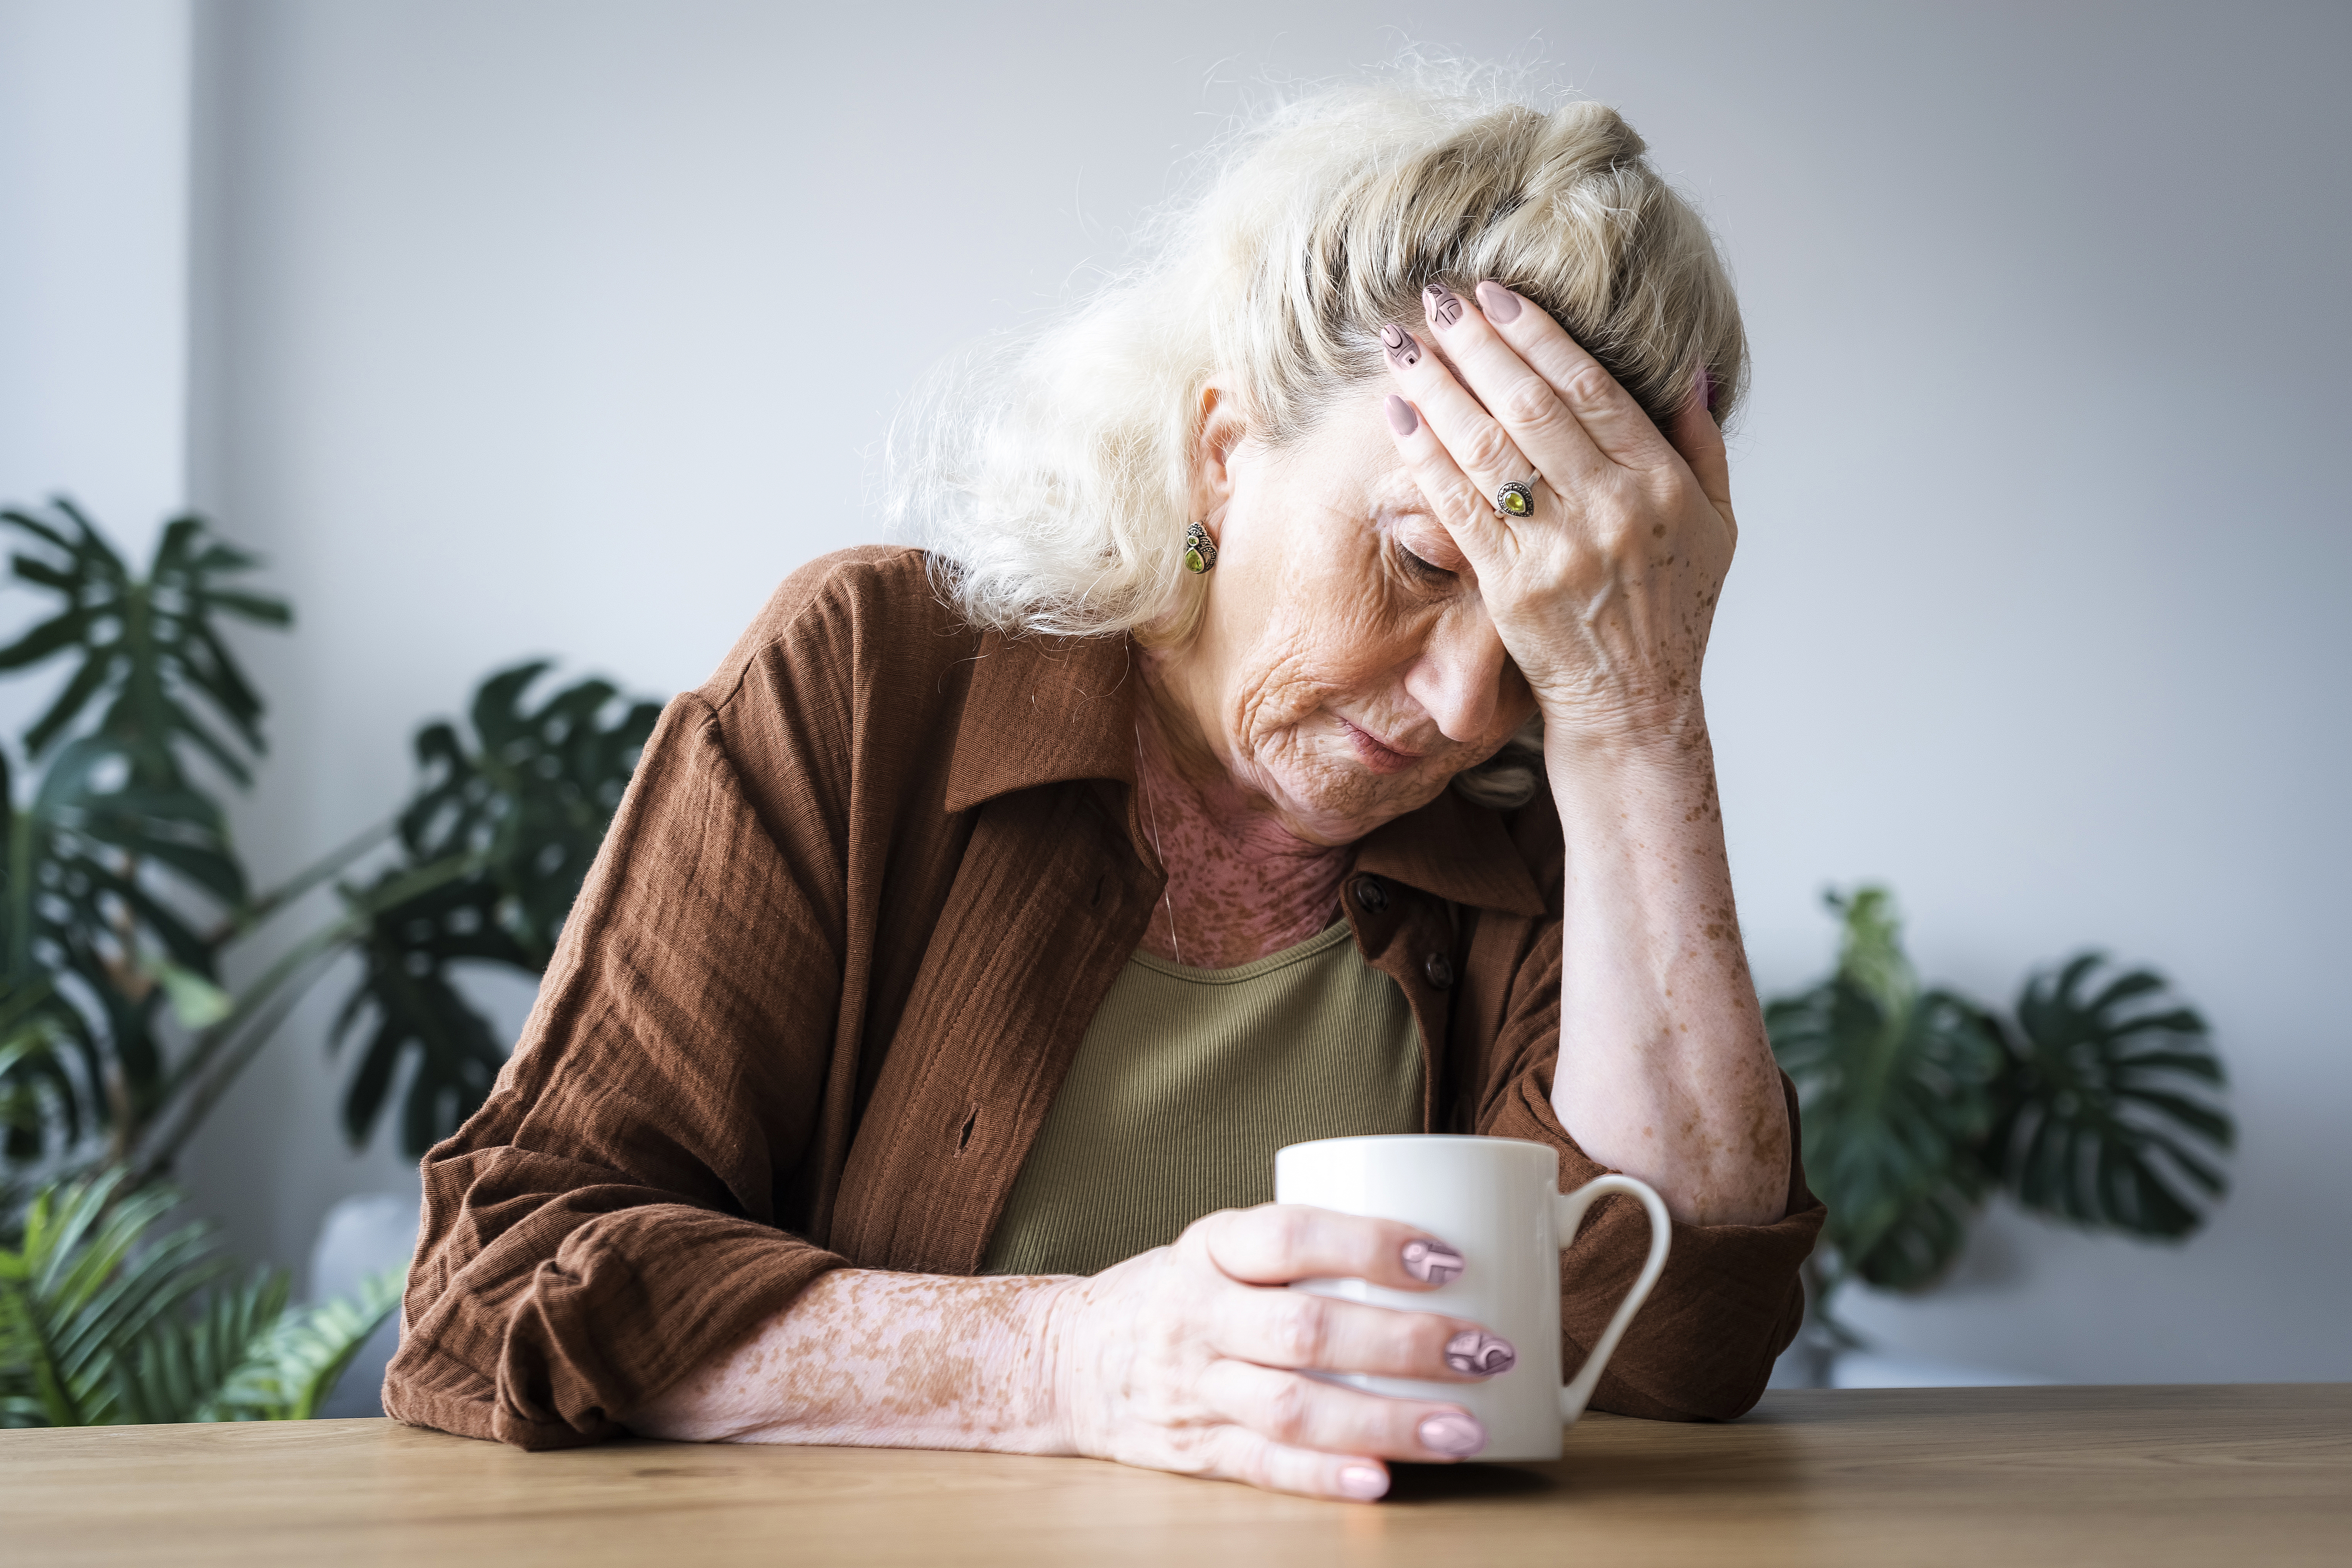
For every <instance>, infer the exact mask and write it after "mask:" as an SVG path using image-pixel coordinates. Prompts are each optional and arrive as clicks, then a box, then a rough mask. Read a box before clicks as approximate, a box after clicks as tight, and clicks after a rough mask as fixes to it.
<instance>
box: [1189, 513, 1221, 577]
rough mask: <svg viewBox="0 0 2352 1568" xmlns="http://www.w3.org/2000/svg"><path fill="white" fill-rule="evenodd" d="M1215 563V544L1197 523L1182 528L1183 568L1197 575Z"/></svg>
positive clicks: (1205, 530)
mask: <svg viewBox="0 0 2352 1568" xmlns="http://www.w3.org/2000/svg"><path fill="white" fill-rule="evenodd" d="M1216 563H1217V546H1216V542H1215V541H1213V540H1212V539H1211V538H1210V537H1209V531H1208V530H1207V529H1205V528H1203V527H1202V526H1201V525H1200V524H1199V523H1197V522H1196V523H1193V524H1192V526H1191V527H1189V528H1187V529H1185V530H1184V570H1185V571H1187V572H1190V573H1192V574H1194V575H1196V576H1197V575H1199V574H1201V573H1203V572H1206V571H1207V570H1208V569H1209V568H1210V567H1212V566H1214V565H1215V564H1216Z"/></svg>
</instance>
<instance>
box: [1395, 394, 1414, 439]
mask: <svg viewBox="0 0 2352 1568" xmlns="http://www.w3.org/2000/svg"><path fill="white" fill-rule="evenodd" d="M1388 409H1389V428H1390V429H1391V430H1393V431H1395V432H1396V433H1397V434H1398V435H1400V436H1410V435H1412V433H1413V432H1414V431H1415V430H1418V429H1420V428H1421V416H1420V415H1419V414H1417V413H1415V412H1414V411H1413V406H1412V404H1410V403H1407V402H1406V401H1405V400H1404V399H1403V398H1402V397H1399V396H1398V395H1396V394H1395V393H1393V392H1391V393H1390V394H1389V403H1388Z"/></svg>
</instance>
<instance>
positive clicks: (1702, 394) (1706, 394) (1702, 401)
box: [1698, 365, 1715, 414]
mask: <svg viewBox="0 0 2352 1568" xmlns="http://www.w3.org/2000/svg"><path fill="white" fill-rule="evenodd" d="M1698 402H1699V406H1700V407H1702V408H1704V409H1706V411H1707V412H1708V413H1709V414H1712V413H1714V412H1715V372H1713V371H1711V370H1709V369H1707V368H1706V366H1705V365H1701V366H1699V367H1698Z"/></svg>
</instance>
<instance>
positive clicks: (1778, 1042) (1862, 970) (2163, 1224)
mask: <svg viewBox="0 0 2352 1568" xmlns="http://www.w3.org/2000/svg"><path fill="white" fill-rule="evenodd" d="M1828 903H1829V906H1830V908H1831V910H1832V911H1833V912H1834V913H1835V914H1837V915H1838V917H1839V919H1840V922H1841V928H1842V929H1841V931H1840V936H1839V943H1838V955H1837V965H1836V968H1835V969H1834V970H1832V972H1831V973H1829V974H1828V975H1827V976H1825V977H1823V978H1822V980H1821V981H1820V982H1818V983H1817V984H1814V985H1812V986H1810V987H1808V988H1807V989H1805V990H1803V991H1801V992H1799V993H1796V994H1793V995H1788V996H1782V997H1780V998H1777V999H1775V1000H1773V1001H1771V1002H1769V1003H1768V1004H1767V1005H1766V1007H1765V1011H1764V1019H1765V1026H1766V1027H1767V1028H1768V1029H1769V1032H1770V1034H1771V1037H1772V1048H1773V1051H1774V1053H1775V1054H1776V1055H1777V1056H1778V1057H1779V1058H1780V1065H1781V1067H1782V1068H1785V1069H1786V1070H1787V1072H1788V1074H1789V1077H1790V1079H1791V1080H1792V1081H1793V1082H1794V1083H1795V1084H1796V1086H1797V1092H1798V1099H1799V1103H1800V1106H1801V1114H1802V1118H1803V1122H1804V1129H1803V1131H1804V1150H1805V1173H1806V1176H1807V1178H1808V1179H1809V1181H1810V1182H1811V1185H1812V1188H1813V1190H1814V1192H1815V1193H1816V1194H1819V1195H1820V1196H1821V1198H1822V1202H1823V1203H1824V1204H1826V1205H1828V1208H1829V1218H1828V1221H1827V1224H1826V1225H1825V1226H1824V1227H1823V1230H1822V1244H1821V1247H1819V1248H1818V1249H1817V1250H1816V1252H1815V1254H1814V1256H1813V1258H1812V1259H1811V1261H1810V1262H1809V1263H1808V1264H1807V1266H1806V1268H1807V1287H1808V1295H1809V1299H1810V1300H1811V1306H1812V1309H1813V1312H1812V1321H1811V1330H1810V1331H1811V1333H1812V1334H1814V1335H1815V1336H1816V1339H1817V1346H1816V1348H1817V1349H1818V1350H1819V1351H1821V1352H1824V1353H1826V1352H1833V1351H1834V1350H1836V1349H1838V1348H1847V1347H1852V1346H1853V1345H1854V1344H1856V1343H1857V1340H1856V1338H1855V1336H1854V1335H1853V1333H1852V1332H1851V1331H1849V1330H1847V1329H1846V1328H1844V1327H1843V1325H1842V1324H1840V1323H1839V1322H1838V1321H1837V1319H1836V1318H1835V1316H1834V1315H1833V1313H1832V1310H1831V1304H1832V1300H1833V1298H1834V1297H1835V1295H1836V1293H1837V1291H1838V1290H1839V1289H1841V1288H1842V1287H1843V1286H1844V1285H1845V1284H1847V1283H1848V1282H1850V1281H1852V1280H1854V1279H1860V1280H1862V1281H1864V1282H1865V1283H1866V1284H1869V1285H1873V1286H1877V1287H1880V1288H1882V1289H1895V1290H1916V1289H1924V1288H1926V1287H1928V1286H1931V1285H1933V1284H1934V1283H1936V1282H1937V1280H1938V1279H1941V1278H1942V1277H1943V1276H1944V1275H1945V1274H1946V1272H1947V1271H1948V1270H1949V1268H1951V1266H1952V1264H1953V1262H1954V1261H1955V1260H1956V1259H1957V1258H1958V1256H1959V1254H1960V1251H1961V1249H1962V1247H1964V1246H1965V1245H1966V1244H1967V1241H1968V1235H1969V1225H1970V1223H1971V1222H1972V1221H1973V1220H1974V1219H1975V1217H1976V1215H1978V1213H1979V1211H1980V1210H1981V1209H1982V1207H1983V1206H1984V1204H1985V1203H1986V1201H1987V1200H1988V1199H1989V1198H1990V1196H1991V1195H1992V1194H1995V1193H2005V1194H2008V1195H2009V1196H2010V1197H2011V1199H2013V1200H2014V1201H2015V1202H2016V1203H2017V1204H2019V1205H2021V1206H2022V1207H2023V1208H2025V1209H2027V1210H2030V1211H2032V1212H2034V1213H2037V1214H2041V1215H2048V1216H2050V1217H2053V1218H2055V1219H2059V1220H2063V1221H2067V1222H2071V1223H2073V1224H2075V1225H2078V1226H2083V1227H2084V1228H2086V1229H2093V1230H2105V1231H2111V1232H2116V1233H2120V1234H2122V1235H2125V1236H2129V1237H2141V1238H2145V1239H2152V1240H2163V1241H2177V1240H2179V1239H2181V1238H2182V1237H2187V1236H2189V1234H2191V1233H2192V1232H2194V1231H2195V1230H2196V1229H2197V1228H2198V1227H2199V1226H2201V1225H2202V1224H2203V1223H2204V1220H2205V1218H2206V1215H2208V1214H2209V1213H2210V1209H2211V1207H2212V1205H2214V1204H2215V1203H2217V1202H2218V1201H2220V1200H2221V1197H2222V1196H2223V1195H2224V1194H2225V1193H2226V1191H2227V1189H2228V1179H2227V1175H2226V1173H2225V1170H2224V1164H2225V1162H2226V1159H2227V1156H2228V1154H2229V1152H2230V1150H2231V1146H2232V1144H2233V1143H2234V1142H2235V1139H2236V1129H2235V1125H2234V1123H2233V1122H2232V1121H2231V1117H2230V1114H2229V1112H2228V1110H2226V1109H2225V1107H2224V1105H2223V1104H2222V1100H2221V1096H2222V1092H2223V1090H2224V1088H2225V1084H2226V1079H2225V1078H2224V1075H2223V1072H2222V1068H2221V1060H2220V1058H2218V1057H2217V1056H2216V1055H2215V1054H2214V1051H2213V1047H2212V1042H2211V1039H2210V1030H2209V1028H2208V1027H2207V1025H2206V1022H2205V1020H2204V1018H2203V1017H2202V1016H2200V1014H2199V1013H2198V1012H2197V1011H2196V1010H2195V1009H2194V1008H2192V1007H2189V1006H2188V1005H2184V1004H2182V1003H2180V1002H2179V1000H2177V999H2176V998H2174V997H2172V996H2171V995H2170V994H2169V992H2168V987H2167V984H2166V982H2165V980H2164V978H2163V976H2161V975H2160V974H2158V973H2156V972H2155V971H2153V970H2150V969H2144V968H2143V969H2118V968H2116V966H2115V965H2113V964H2111V963H2108V962H2107V960H2106V958H2105V956H2104V955H2103V954H2101V953H2098V952H2078V953H2076V954H2074V956H2073V957H2071V958H2069V959H2067V960H2065V961H2064V962H2063V963H2060V964H2057V965H2054V966H2053V967H2052V968H2050V969H2048V970H2045V971H2042V972H2038V973H2034V974H2032V975H2030V976H2029V977H2028V978H2027V979H2026V980H2025V982H2024V984H2023V985H2022V987H2021V990H2020V992H2019V994H2018V997H2017V1000H2016V1003H2015V1005H2014V1006H2013V1007H2012V1008H2011V1011H2010V1012H2009V1013H2008V1014H2006V1015H2004V1014H2001V1013H2000V1012H1998V1011H1996V1010H1994V1009H1992V1008H1990V1007H1988V1006H1986V1005H1983V1004H1981V1003H1979V1002H1977V1001H1974V1000H1972V999H1970V998H1969V997H1967V996H1964V995H1961V994H1958V993H1956V992H1953V991H1949V990H1945V989H1941V988H1935V987H1926V986H1922V985H1921V984H1920V982H1919V977H1918V974H1917V972H1916V970H1915V969H1914V968H1913V967H1912V963H1911V960H1910V958H1909V957H1908V956H1907V955H1906V953H1905V952H1904V949H1903V943H1902V932H1901V926H1900V923H1899V921H1897V919H1896V915H1895V904H1894V899H1893V896H1892V895H1891V894H1890V893H1889V892H1888V891H1887V890H1886V889H1884V888H1878V887H1864V888H1861V889H1856V890H1855V891H1854V892H1853V893H1852V894H1850V895H1843V894H1839V893H1836V892H1832V893H1830V894H1829V895H1828Z"/></svg>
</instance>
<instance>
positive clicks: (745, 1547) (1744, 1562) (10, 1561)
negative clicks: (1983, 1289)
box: [0, 1384, 2352, 1568]
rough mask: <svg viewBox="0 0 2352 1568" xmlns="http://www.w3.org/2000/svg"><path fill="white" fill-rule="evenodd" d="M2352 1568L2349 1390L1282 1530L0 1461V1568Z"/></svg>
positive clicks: (1860, 1409)
mask: <svg viewBox="0 0 2352 1568" xmlns="http://www.w3.org/2000/svg"><path fill="white" fill-rule="evenodd" d="M458 1560H467V1561H471V1562H473V1563H478V1564H482V1565H485V1568H504V1565H506V1564H509V1563H565V1564H595V1563H693V1564H697V1565H699V1564H703V1563H794V1564H801V1563H919V1564H925V1565H937V1564H944V1563H1008V1564H1009V1563H1019V1564H1023V1565H1024V1568H1027V1565H1032V1564H1055V1563H1090V1564H1091V1563H1187V1564H1193V1563H1209V1564H1212V1565H1213V1568H1238V1565H1241V1564H1246V1563H1285V1564H1294V1563H1297V1564H1306V1563H1401V1564H1402V1563H1411V1564H1413V1565H1414V1568H1428V1565H1431V1564H1438V1563H1446V1564H1450V1563H1479V1564H1506V1563H1576V1564H1580V1565H1592V1568H1601V1565H1604V1564H1605V1565H1607V1568H1619V1565H1633V1564H1641V1563H1706V1564H1721V1565H1727V1568H1729V1565H1738V1568H1749V1565H1761V1564H1769V1563H1801V1564H1807V1565H1812V1564H1835V1563H1871V1564H1883V1563H1966V1564H1969V1568H1992V1565H2000V1568H2010V1565H2014V1564H2023V1563H2067V1564H2070V1565H2071V1564H2085V1563H2117V1564H2132V1565H2134V1568H2138V1565H2141V1564H2148V1563H2200V1564H2204V1563H2220V1564H2222V1565H2223V1568H2271V1565H2273V1564H2282V1563H2328V1564H2331V1565H2341V1564H2345V1563H2352V1384H2284V1385H2274V1386H2268V1387H2223V1386H2189V1387H2178V1388H1970V1389H1918V1390H1895V1389H1888V1390H1871V1391H1850V1392H1828V1391H1822V1392H1806V1393H1794V1392H1790V1393H1775V1394H1768V1395H1766V1396H1765V1400H1764V1403H1763V1405H1761V1406H1760V1407H1759V1408H1758V1410H1757V1411H1756V1412H1755V1413H1754V1414H1753V1415H1749V1416H1748V1418H1747V1419H1746V1420H1744V1421H1740V1422H1738V1423H1736V1424H1734V1425H1731V1426H1672V1425H1665V1424H1662V1423H1653V1422H1643V1421H1627V1420H1621V1419H1618V1418H1615V1417H1612V1416H1607V1415H1596V1416H1591V1417H1588V1418H1587V1419H1586V1420H1585V1421H1584V1423H1583V1424H1582V1425H1580V1426H1578V1427H1577V1428H1576V1429H1575V1430H1574V1431H1573V1432H1571V1433H1570V1435H1569V1441H1568V1454H1567V1457H1566V1458H1562V1459H1560V1460H1559V1461H1558V1462H1557V1463H1554V1464H1546V1465H1507V1466H1505V1465H1498V1466H1478V1465H1471V1466H1464V1467H1460V1468H1419V1467H1409V1468H1402V1469H1401V1470H1400V1471H1399V1477H1398V1485H1397V1487H1396V1489H1395V1491H1394V1493H1393V1494H1392V1495H1391V1499H1390V1500H1388V1501H1386V1502H1382V1503H1378V1504H1371V1505H1364V1504H1349V1503H1324V1502H1309V1501H1307V1500H1303V1499H1298V1498H1283V1497H1272V1496H1268V1495H1266V1494H1265V1493H1262V1492H1254V1491H1250V1490H1247V1489H1244V1488H1242V1487H1238V1486H1230V1485H1226V1484H1223V1483H1219V1482H1209V1481H1191V1480H1183V1479H1178V1478H1176V1477H1172V1476H1163V1475H1154V1474H1151V1473H1149V1472H1146V1471H1142V1470H1130V1469H1125V1468H1120V1467H1118V1466H1115V1465H1107V1464H1097V1463H1095V1462H1092V1461H1089V1460H1085V1459H1029V1458H1007V1457H1003V1456H1000V1455H991V1454H939V1453H919V1452H891V1451H873V1450H861V1449H852V1448H750V1447H741V1448H730V1447H691V1446H687V1445H681V1444H667V1443H615V1444H610V1445H607V1446H605V1447H597V1448H582V1449H572V1450H569V1451H566V1452H561V1453H551V1454H524V1453H519V1452H516V1451H515V1450H513V1449H509V1448H501V1447H496V1446H494V1445H491V1444H488V1443H471V1442H467V1441H464V1440H462V1439H459V1438H456V1437H445V1436H439V1435H438V1434H436V1433H431V1432H419V1431H415V1430H412V1429H410V1428H407V1427H404V1426H394V1425H393V1424H392V1423H390V1422H387V1421H311V1422H303V1423H283V1424H278V1423H270V1424H260V1425H252V1426H127V1427H112V1428H102V1429H97V1430H86V1431H69V1430H58V1431H25V1432H0V1563H5V1564H6V1565H7V1568H32V1565H34V1564H47V1563H121V1562H141V1563H173V1564H178V1563H399V1564H402V1565H403V1568H415V1565H416V1564H420V1563H438V1562H450V1561H458Z"/></svg>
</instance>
